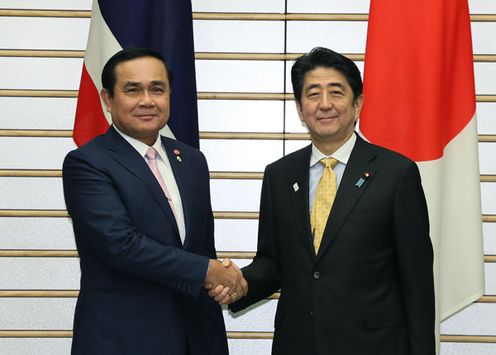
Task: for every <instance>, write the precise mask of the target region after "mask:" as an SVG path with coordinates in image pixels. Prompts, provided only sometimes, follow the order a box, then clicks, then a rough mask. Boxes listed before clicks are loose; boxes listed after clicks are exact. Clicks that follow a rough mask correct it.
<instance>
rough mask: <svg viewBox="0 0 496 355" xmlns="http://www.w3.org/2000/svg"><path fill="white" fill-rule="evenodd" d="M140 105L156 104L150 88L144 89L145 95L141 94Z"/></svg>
mask: <svg viewBox="0 0 496 355" xmlns="http://www.w3.org/2000/svg"><path fill="white" fill-rule="evenodd" d="M140 105H141V106H153V105H155V101H153V98H152V95H150V92H149V91H148V90H143V95H142V96H141V100H140Z"/></svg>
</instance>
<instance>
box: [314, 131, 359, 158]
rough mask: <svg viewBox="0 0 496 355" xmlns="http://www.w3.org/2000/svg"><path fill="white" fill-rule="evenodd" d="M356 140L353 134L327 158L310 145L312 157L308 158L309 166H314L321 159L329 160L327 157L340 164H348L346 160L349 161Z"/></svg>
mask: <svg viewBox="0 0 496 355" xmlns="http://www.w3.org/2000/svg"><path fill="white" fill-rule="evenodd" d="M356 139H357V138H356V135H355V133H353V134H352V135H351V137H350V138H349V139H348V140H347V141H346V142H344V144H343V145H342V146H341V147H339V148H338V150H336V151H335V152H334V153H332V154H331V155H330V156H327V155H325V154H324V153H322V152H321V151H320V150H318V149H317V147H316V146H315V144H313V143H312V155H311V156H310V166H314V165H315V164H317V163H318V162H319V161H320V160H322V159H323V158H329V157H332V158H334V159H337V160H338V161H339V162H340V163H343V164H348V160H349V159H350V155H351V151H352V150H353V147H354V146H355V142H356Z"/></svg>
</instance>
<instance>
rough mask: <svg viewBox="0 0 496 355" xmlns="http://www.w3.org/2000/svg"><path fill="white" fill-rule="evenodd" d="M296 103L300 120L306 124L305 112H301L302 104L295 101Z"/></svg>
mask: <svg viewBox="0 0 496 355" xmlns="http://www.w3.org/2000/svg"><path fill="white" fill-rule="evenodd" d="M295 103H296V112H298V117H299V118H300V121H301V122H304V121H303V112H302V111H301V102H299V101H297V100H295Z"/></svg>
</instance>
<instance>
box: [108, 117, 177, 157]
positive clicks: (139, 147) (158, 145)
mask: <svg viewBox="0 0 496 355" xmlns="http://www.w3.org/2000/svg"><path fill="white" fill-rule="evenodd" d="M114 128H115V130H116V131H117V133H119V134H120V135H121V136H122V138H124V139H125V140H126V141H127V142H128V143H129V144H131V146H132V147H133V148H134V149H136V151H137V152H138V153H139V154H140V155H141V156H142V157H143V158H145V154H146V151H147V150H148V148H150V146H149V145H148V144H145V143H143V142H141V141H139V140H137V139H136V138H133V137H130V136H128V135H127V134H125V133H123V132H122V131H121V130H120V129H119V128H117V126H116V125H114ZM152 147H153V148H155V150H156V151H157V152H158V155H159V156H160V157H161V158H162V160H164V161H167V159H166V157H165V151H164V149H163V147H162V140H161V139H160V136H159V134H158V133H157V139H156V140H155V143H153V145H152Z"/></svg>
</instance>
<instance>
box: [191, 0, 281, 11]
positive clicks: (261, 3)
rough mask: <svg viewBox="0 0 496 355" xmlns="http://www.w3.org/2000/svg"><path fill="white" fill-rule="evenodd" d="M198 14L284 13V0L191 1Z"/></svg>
mask: <svg viewBox="0 0 496 355" xmlns="http://www.w3.org/2000/svg"><path fill="white" fill-rule="evenodd" d="M191 3H192V6H193V11H198V12H284V0H250V1H246V0H192V1H191Z"/></svg>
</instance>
